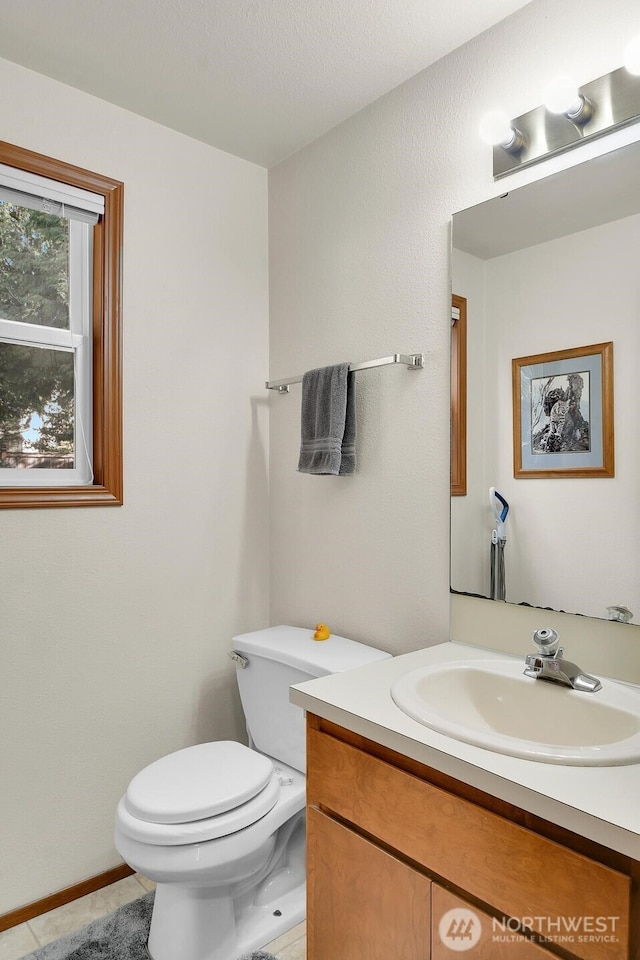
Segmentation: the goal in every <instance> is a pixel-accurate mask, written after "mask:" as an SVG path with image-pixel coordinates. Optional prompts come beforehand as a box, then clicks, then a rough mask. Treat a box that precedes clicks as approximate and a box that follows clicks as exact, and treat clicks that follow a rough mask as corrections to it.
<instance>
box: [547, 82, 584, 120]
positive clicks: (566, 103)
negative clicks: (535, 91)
mask: <svg viewBox="0 0 640 960" xmlns="http://www.w3.org/2000/svg"><path fill="white" fill-rule="evenodd" d="M583 102H584V101H583V98H582V97H581V96H580V94H579V93H578V86H577V84H576V83H575V81H573V80H572V79H571V77H556V78H555V80H552V81H551V83H550V84H549V86H548V87H547V95H546V97H545V106H546V108H547V110H549V111H550V113H564V114H565V115H566V116H570V117H571V116H575V115H576V114H579V113H580V111H581V110H582V105H583Z"/></svg>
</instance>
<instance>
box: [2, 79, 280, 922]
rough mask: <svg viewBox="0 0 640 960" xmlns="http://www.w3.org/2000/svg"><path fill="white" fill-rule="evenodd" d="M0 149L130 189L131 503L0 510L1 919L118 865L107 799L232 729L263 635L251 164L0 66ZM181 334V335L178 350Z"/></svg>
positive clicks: (237, 729) (259, 187) (262, 338)
mask: <svg viewBox="0 0 640 960" xmlns="http://www.w3.org/2000/svg"><path fill="white" fill-rule="evenodd" d="M0 104H1V114H2V137H3V139H4V140H7V141H9V142H12V143H15V144H18V145H20V146H22V147H26V148H29V149H32V150H36V151H38V152H40V153H45V154H48V155H50V156H54V157H57V158H59V159H61V160H64V161H67V162H69V163H72V164H76V165H79V166H82V167H86V168H88V169H90V170H96V171H99V172H100V173H103V174H106V175H109V176H112V177H114V178H116V179H119V180H122V181H124V183H125V248H124V305H123V329H124V480H125V505H124V506H123V507H119V508H118V507H112V508H84V509H52V510H3V511H1V512H0V529H1V531H2V532H1V543H2V549H1V550H0V584H2V587H1V594H2V603H1V606H2V627H1V629H0V676H1V678H2V679H1V681H0V731H1V735H0V779H1V782H2V787H1V795H2V801H1V808H2V819H1V826H0V834H1V835H0V860H1V862H2V866H1V868H0V913H3V912H5V911H8V910H11V909H12V908H15V907H18V906H20V905H22V904H25V903H27V902H30V901H32V900H36V899H39V898H41V897H43V896H45V895H47V894H49V893H52V892H54V891H57V890H59V889H61V888H63V887H65V886H67V885H70V884H73V883H77V882H79V881H81V880H83V879H84V878H86V877H91V876H93V875H96V874H98V873H100V872H101V871H103V870H106V869H108V868H110V867H113V866H115V865H116V864H118V863H119V862H120V858H119V857H118V855H117V854H116V852H115V850H114V848H113V843H112V831H113V817H114V811H115V806H116V802H117V800H118V797H119V796H120V794H121V792H122V791H123V790H124V789H125V787H126V785H127V782H128V780H129V779H130V777H131V776H132V775H133V774H134V773H135V772H137V771H138V770H139V769H140V768H141V767H142V766H143V765H144V764H146V763H148V762H150V761H151V760H153V759H155V758H156V757H158V756H160V755H162V754H163V753H166V752H167V751H169V750H173V749H178V748H179V747H182V746H185V745H187V744H191V743H194V742H197V741H199V740H204V739H215V738H221V737H222V738H224V737H233V736H242V730H243V727H242V722H241V719H240V708H239V703H238V700H237V695H236V687H235V677H234V672H233V669H232V666H231V664H230V662H229V661H228V659H227V656H226V652H227V649H228V648H229V642H230V638H231V636H232V635H233V634H234V633H237V632H241V631H245V630H251V629H256V628H258V627H262V626H264V625H265V624H267V622H268V578H267V569H268V555H267V537H268V530H267V522H266V520H267V516H268V506H267V496H268V487H267V443H268V432H267V425H266V418H267V405H266V402H265V391H264V380H265V378H266V375H267V363H268V325H267V307H268V297H267V189H266V171H265V170H264V169H262V168H260V167H257V166H254V165H252V164H249V163H246V162H244V161H241V160H238V159H237V158H234V157H231V156H229V155H227V154H224V153H221V152H220V151H217V150H214V149H212V148H210V147H207V146H205V145H203V144H201V143H198V142H196V141H193V140H190V139H188V138H186V137H184V136H181V135H179V134H176V133H174V132H172V131H170V130H167V129H165V128H163V127H160V126H158V125H155V124H153V123H150V122H148V121H146V120H143V119H141V118H139V117H136V116H134V115H132V114H130V113H127V112H125V111H123V110H120V109H117V108H115V107H113V106H110V105H108V104H106V103H103V102H101V101H99V100H96V99H94V98H92V97H89V96H86V95H84V94H82V93H80V92H78V91H77V90H74V89H71V88H69V87H65V86H62V85H60V84H57V83H54V82H52V81H50V80H47V79H45V78H43V77H41V76H38V75H36V74H34V73H31V72H29V71H26V70H23V69H21V68H19V67H17V66H15V65H13V64H10V63H7V62H6V61H0ZM187 337H188V339H187Z"/></svg>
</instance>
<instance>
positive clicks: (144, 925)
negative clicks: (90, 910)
mask: <svg viewBox="0 0 640 960" xmlns="http://www.w3.org/2000/svg"><path fill="white" fill-rule="evenodd" d="M152 909H153V891H152V892H151V893H147V894H145V895H144V897H140V898H139V899H138V900H133V901H132V903H127V904H125V906H124V907H120V909H119V910H116V911H115V912H114V913H110V914H109V915H108V916H106V917H101V918H100V920H94V921H93V923H90V924H89V926H88V927H84V928H83V929H82V930H76V931H74V932H73V933H70V934H69V936H68V937H62V939H61V940H55V941H54V942H53V943H48V944H47V945H46V946H45V947H40V949H39V950H34V952H33V953H28V954H26V955H25V956H24V957H23V958H22V960H149V953H148V951H147V937H148V936H149V925H150V923H151V911H152ZM243 960H275V957H273V956H272V954H270V953H265V952H264V951H263V950H258V951H257V952H255V953H250V954H248V955H247V956H246V957H245V958H243Z"/></svg>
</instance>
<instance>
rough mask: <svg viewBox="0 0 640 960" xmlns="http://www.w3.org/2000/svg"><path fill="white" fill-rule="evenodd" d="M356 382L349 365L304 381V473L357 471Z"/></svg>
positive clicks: (310, 374)
mask: <svg viewBox="0 0 640 960" xmlns="http://www.w3.org/2000/svg"><path fill="white" fill-rule="evenodd" d="M355 408H356V378H355V374H353V373H349V364H348V363H338V364H336V365H335V366H333V367H318V368H317V369H315V370H309V371H307V373H305V375H304V377H303V378H302V423H301V443H300V459H299V461H298V470H299V472H300V473H315V474H332V475H333V476H337V475H338V474H340V476H346V475H348V474H351V473H354V471H355V469H356V409H355Z"/></svg>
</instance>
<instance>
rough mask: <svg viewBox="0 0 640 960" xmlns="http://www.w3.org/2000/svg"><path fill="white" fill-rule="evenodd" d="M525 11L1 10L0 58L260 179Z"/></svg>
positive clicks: (76, 0) (478, 3) (296, 4)
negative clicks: (225, 157)
mask: <svg viewBox="0 0 640 960" xmlns="http://www.w3.org/2000/svg"><path fill="white" fill-rule="evenodd" d="M528 2H530V0H0V57H4V58H5V59H7V60H12V61H14V62H15V63H19V64H22V65H23V66H25V67H29V68H30V69H32V70H35V71H37V72H39V73H43V74H45V75H46V76H49V77H53V78H55V79H57V80H60V81H62V82H63V83H67V84H70V85H71V86H73V87H78V88H79V89H81V90H85V91H87V92H88V93H91V94H94V95H95V96H97V97H100V98H101V99H103V100H107V101H110V102H111V103H115V104H117V105H119V106H121V107H124V108H125V109H127V110H131V111H133V112H134V113H138V114H141V115H142V116H144V117H149V118H150V119H152V120H155V121H157V122H158V123H161V124H164V125H165V126H168V127H172V128H174V129H175V130H179V131H181V132H182V133H185V134H188V135H189V136H192V137H195V138H196V139H198V140H202V141H204V142H205V143H209V144H211V145H213V146H215V147H219V148H220V149H221V150H225V151H227V152H229V153H232V154H235V155H236V156H239V157H244V158H245V159H247V160H251V161H253V162H255V163H258V164H261V165H262V166H266V167H269V166H272V165H273V164H274V163H277V162H278V161H279V160H282V159H284V158H285V157H287V156H289V155H290V154H292V153H294V152H295V151H296V150H298V149H299V148H300V147H302V146H304V145H305V144H307V143H309V142H311V141H312V140H314V139H315V138H316V137H318V136H320V135H321V134H323V133H325V132H326V131H327V130H329V129H331V127H333V126H335V125H336V124H338V123H340V122H341V121H342V120H344V119H346V117H348V116H351V115H352V114H353V113H356V112H357V111H358V110H360V109H361V108H362V107H364V106H366V105H367V104H368V103H371V102H372V101H373V100H376V99H377V98H378V97H380V96H382V94H384V93H386V92H387V91H389V90H391V89H392V88H393V87H395V86H397V85H398V84H400V83H402V82H403V81H404V80H407V79H408V78H409V77H411V76H413V75H414V74H416V73H418V72H419V71H420V70H423V69H424V68H425V67H427V66H429V64H431V63H434V62H435V61H436V60H438V59H439V58H440V57H442V56H444V55H445V54H446V53H448V52H450V51H451V50H453V49H455V48H456V47H458V46H460V45H461V44H463V43H465V42H466V41H467V40H469V39H471V38H472V37H474V36H476V35H477V34H478V33H481V32H482V31H483V30H485V29H487V28H488V27H490V26H492V25H493V24H494V23H497V22H498V21H499V20H502V19H503V18H504V17H506V16H508V15H509V14H511V13H513V12H514V11H515V10H517V9H519V8H520V7H523V6H526V4H527V3H528Z"/></svg>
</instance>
